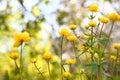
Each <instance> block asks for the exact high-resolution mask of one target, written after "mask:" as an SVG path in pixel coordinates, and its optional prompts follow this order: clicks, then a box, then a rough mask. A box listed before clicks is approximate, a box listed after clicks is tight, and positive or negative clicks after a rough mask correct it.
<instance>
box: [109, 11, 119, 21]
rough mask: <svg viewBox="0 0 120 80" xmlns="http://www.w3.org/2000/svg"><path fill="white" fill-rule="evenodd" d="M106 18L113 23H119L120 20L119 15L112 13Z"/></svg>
mask: <svg viewBox="0 0 120 80" xmlns="http://www.w3.org/2000/svg"><path fill="white" fill-rule="evenodd" d="M108 18H109V19H110V20H112V21H114V22H116V21H119V20H120V15H118V14H117V13H115V12H113V13H110V14H108Z"/></svg>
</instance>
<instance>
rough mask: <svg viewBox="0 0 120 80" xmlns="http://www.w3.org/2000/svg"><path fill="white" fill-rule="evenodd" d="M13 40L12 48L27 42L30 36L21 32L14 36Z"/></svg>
mask: <svg viewBox="0 0 120 80" xmlns="http://www.w3.org/2000/svg"><path fill="white" fill-rule="evenodd" d="M14 39H15V43H14V46H16V47H18V46H19V45H20V44H21V43H22V42H29V41H30V36H29V33H28V32H22V33H19V34H15V36H14Z"/></svg>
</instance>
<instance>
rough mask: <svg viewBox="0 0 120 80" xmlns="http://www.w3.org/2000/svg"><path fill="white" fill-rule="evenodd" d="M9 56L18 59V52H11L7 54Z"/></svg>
mask: <svg viewBox="0 0 120 80" xmlns="http://www.w3.org/2000/svg"><path fill="white" fill-rule="evenodd" d="M9 57H10V58H11V59H13V60H16V59H18V57H19V54H18V52H12V53H10V54H9Z"/></svg>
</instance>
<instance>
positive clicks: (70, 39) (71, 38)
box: [67, 36, 77, 42]
mask: <svg viewBox="0 0 120 80" xmlns="http://www.w3.org/2000/svg"><path fill="white" fill-rule="evenodd" d="M67 39H68V40H69V41H71V42H73V41H77V37H76V36H68V37H67Z"/></svg>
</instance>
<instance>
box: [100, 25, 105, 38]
mask: <svg viewBox="0 0 120 80" xmlns="http://www.w3.org/2000/svg"><path fill="white" fill-rule="evenodd" d="M103 27H104V23H103V24H102V27H101V30H100V34H99V38H101V34H102V30H103Z"/></svg>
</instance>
